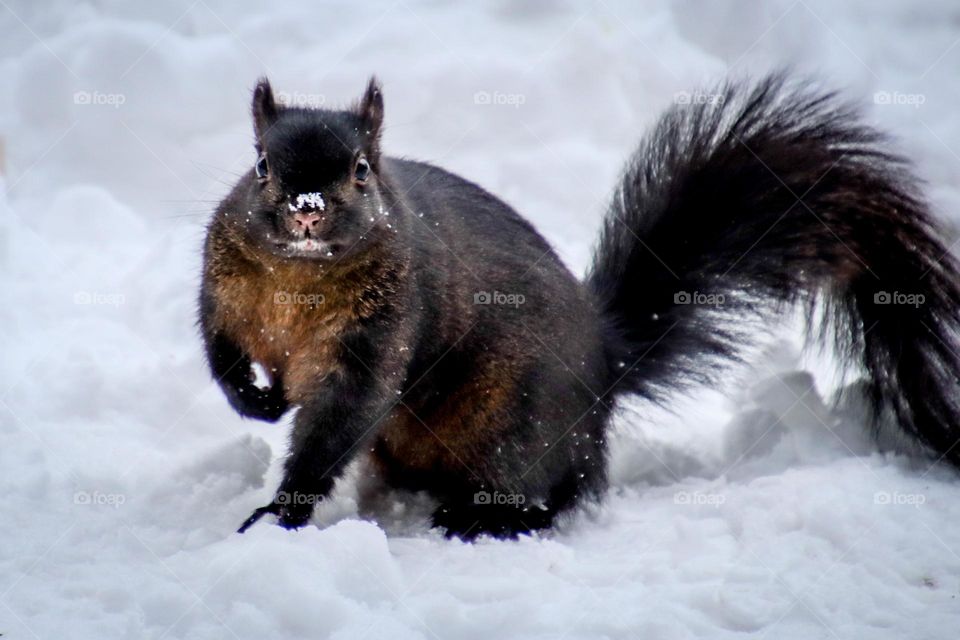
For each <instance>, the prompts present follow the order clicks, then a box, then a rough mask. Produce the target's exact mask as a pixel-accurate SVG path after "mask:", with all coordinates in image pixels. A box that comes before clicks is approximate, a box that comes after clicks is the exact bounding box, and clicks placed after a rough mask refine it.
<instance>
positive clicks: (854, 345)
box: [587, 76, 960, 464]
mask: <svg viewBox="0 0 960 640" xmlns="http://www.w3.org/2000/svg"><path fill="white" fill-rule="evenodd" d="M700 97H702V98H704V99H703V100H696V101H694V102H698V103H699V104H694V105H685V106H676V107H674V108H673V109H671V110H670V111H669V112H668V113H667V114H666V115H665V116H664V117H663V119H662V120H661V121H660V123H659V124H658V125H657V127H656V128H655V129H654V131H653V132H652V134H651V135H650V136H649V137H647V138H646V139H645V140H644V141H643V142H642V143H641V145H640V148H639V150H638V151H637V152H636V155H635V156H634V157H633V159H632V161H631V162H630V163H629V165H628V167H627V170H626V173H625V176H624V179H623V183H622V185H621V186H620V187H619V189H618V191H617V193H616V196H615V199H614V201H613V204H612V206H611V209H610V211H609V213H608V216H607V218H606V221H605V223H604V227H603V231H602V235H601V238H600V243H599V248H598V250H597V252H596V256H595V260H594V265H593V267H592V269H591V272H590V273H589V274H588V277H587V282H588V284H589V285H590V286H591V287H592V289H593V290H594V291H595V292H596V294H597V295H598V297H599V299H600V300H601V302H602V304H603V305H605V309H606V311H607V312H608V316H609V318H610V321H611V328H610V339H609V341H608V345H609V346H608V348H609V362H610V368H611V376H612V380H616V381H617V382H616V385H615V387H614V389H615V391H614V392H615V393H623V392H632V393H639V394H642V395H644V396H647V397H649V398H653V399H661V398H662V396H663V394H664V393H665V392H667V391H670V390H672V389H675V388H677V387H680V386H683V384H684V383H686V382H688V381H690V380H698V381H701V380H711V379H713V374H715V373H716V372H717V371H718V365H721V364H722V363H723V362H724V361H730V360H731V359H736V358H737V354H738V349H739V348H740V347H741V346H742V345H743V344H745V341H746V340H748V339H749V335H748V333H749V330H746V331H745V330H744V325H743V319H744V318H746V317H752V318H758V317H760V318H762V317H763V315H762V314H764V313H768V312H770V311H773V310H774V309H775V308H776V307H778V306H782V305H783V304H784V303H795V302H801V303H805V304H807V305H809V306H808V307H807V308H808V309H810V310H813V309H814V308H818V309H826V310H827V313H826V314H825V315H826V319H827V320H828V322H827V323H825V324H823V325H821V326H825V327H829V328H830V329H831V330H832V334H833V338H834V340H835V344H836V345H837V346H838V347H839V353H841V354H842V355H843V357H844V358H845V360H847V361H848V362H850V363H857V364H859V365H861V366H862V367H863V368H864V369H865V370H866V373H867V374H868V378H869V390H870V396H871V400H872V404H873V409H874V411H875V412H880V411H881V410H884V409H886V408H890V409H892V410H893V411H894V412H895V414H896V416H897V418H898V421H899V423H900V425H901V426H902V427H903V429H904V430H906V431H907V432H908V433H910V434H912V435H913V436H915V437H916V438H917V439H919V440H920V441H921V442H923V443H924V444H926V445H928V446H929V447H931V448H932V449H933V450H934V451H935V452H936V453H937V455H939V456H940V457H945V458H947V459H949V460H950V461H951V462H953V463H954V464H960V444H958V441H960V357H958V355H957V353H958V346H960V288H958V283H960V279H958V269H957V262H956V260H955V259H954V258H953V256H952V255H950V253H949V250H948V249H947V247H945V246H944V244H943V242H942V241H941V240H940V239H939V234H938V232H937V230H936V228H935V223H934V221H933V219H932V218H931V215H930V213H929V211H928V208H927V205H926V204H925V202H924V200H923V198H922V197H921V196H920V195H919V194H918V193H917V189H916V186H915V180H914V178H913V177H912V175H911V173H910V170H909V167H908V166H907V163H906V162H905V161H904V160H903V159H902V158H900V157H898V156H896V155H894V154H893V153H891V152H890V151H889V150H888V149H887V141H886V139H885V138H884V136H882V135H881V134H879V133H877V132H876V131H875V130H873V129H872V128H869V127H867V126H864V125H862V124H860V123H859V122H858V120H857V118H856V114H855V112H854V110H853V109H851V108H849V107H848V106H846V105H844V104H843V103H842V102H840V101H838V100H837V99H836V96H835V95H833V94H829V93H820V92H817V91H813V90H810V89H808V88H805V87H804V86H802V85H799V84H793V83H791V82H790V81H788V80H785V79H784V78H783V77H782V76H773V77H769V78H767V79H765V80H763V81H761V82H759V83H758V84H755V85H750V86H742V85H726V86H724V87H721V88H720V89H719V90H717V91H716V92H715V93H713V94H703V95H702V96H698V98H700ZM817 301H819V302H820V303H822V304H820V305H814V302H817ZM758 314H761V315H759V316H758ZM811 315H812V313H811ZM738 323H739V324H738ZM820 335H821V336H824V335H825V333H824V332H820ZM821 339H822V338H821Z"/></svg>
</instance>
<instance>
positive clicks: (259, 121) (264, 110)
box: [252, 78, 277, 143]
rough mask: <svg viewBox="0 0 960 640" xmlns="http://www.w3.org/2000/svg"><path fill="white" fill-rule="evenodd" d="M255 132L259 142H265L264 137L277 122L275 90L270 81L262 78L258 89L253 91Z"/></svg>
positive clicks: (258, 82)
mask: <svg viewBox="0 0 960 640" xmlns="http://www.w3.org/2000/svg"><path fill="white" fill-rule="evenodd" d="M252 111H253V131H254V133H256V135H257V142H260V143H262V142H263V136H264V134H265V133H266V132H267V130H268V129H269V128H270V127H271V126H272V125H273V123H274V122H276V120H277V103H276V102H275V101H274V99H273V89H271V88H270V81H269V80H267V79H266V78H260V80H258V81H257V87H256V88H255V89H254V90H253V107H252Z"/></svg>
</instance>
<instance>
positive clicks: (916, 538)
mask: <svg viewBox="0 0 960 640" xmlns="http://www.w3.org/2000/svg"><path fill="white" fill-rule="evenodd" d="M137 4H138V5H139V6H137ZM322 4H323V5H326V4H327V3H314V2H307V1H304V2H296V3H272V2H250V1H245V2H227V1H226V0H177V1H174V2H165V3H146V2H141V3H136V4H135V3H126V4H125V3H112V2H110V3H101V2H84V3H73V2H70V1H68V0H47V1H45V2H34V1H32V0H22V1H17V2H14V1H13V0H6V1H4V2H0V5H2V6H0V34H2V36H3V37H2V38H0V56H2V61H0V132H2V134H3V138H4V142H5V176H6V177H5V180H6V187H5V193H6V195H5V201H4V202H2V203H0V207H2V209H3V211H2V213H0V269H2V273H3V276H2V277H3V279H2V282H3V296H2V297H3V304H2V305H0V341H2V345H0V350H2V354H3V355H2V358H0V371H2V379H0V383H2V384H0V393H2V395H0V400H2V403H0V469H2V471H0V514H2V519H0V633H2V634H3V636H4V637H5V638H18V639H19V638H136V639H140V638H154V639H159V638H216V639H223V638H233V637H236V638H258V639H259V638H322V637H336V638H364V637H366V638H444V639H445V638H512V637H523V638H570V639H574V638H664V639H670V640H674V639H677V638H688V637H708V638H733V637H742V636H745V635H757V636H759V637H764V636H766V637H771V638H803V639H808V638H867V637H869V638H953V637H956V633H957V629H958V628H960V555H958V554H960V499H958V498H960V481H958V480H957V479H956V478H955V477H953V476H952V474H950V473H949V472H947V471H946V470H945V469H942V468H940V467H933V468H929V466H928V465H926V464H922V463H917V462H915V461H911V460H909V459H907V458H905V457H902V456H893V455H891V454H882V453H879V452H878V450H877V447H876V446H875V445H873V444H872V443H871V442H870V440H869V438H868V437H867V436H866V435H865V429H864V428H863V426H862V425H860V424H857V422H858V420H857V418H856V416H855V413H847V414H839V413H834V412H832V411H831V410H830V409H828V408H826V405H825V404H824V402H825V400H822V398H823V399H826V400H829V397H830V395H831V394H832V393H833V392H834V390H835V387H836V382H835V378H834V377H833V376H832V367H831V364H830V361H829V359H828V358H826V357H823V356H819V355H817V354H812V355H807V356H804V355H802V354H801V353H800V352H799V344H800V343H799V340H798V338H797V336H798V335H799V334H797V333H796V332H794V331H786V330H785V331H784V332H783V335H784V336H785V339H784V341H783V342H779V343H776V344H773V345H770V346H769V347H768V349H767V350H766V352H765V353H763V354H761V355H760V356H759V357H758V358H757V360H756V364H755V365H754V366H753V367H752V368H751V369H750V370H748V371H741V372H738V374H737V375H736V376H731V380H730V384H729V385H728V388H727V389H726V390H725V393H719V392H717V391H707V390H703V391H701V392H698V393H697V394H695V397H693V398H690V399H685V400H678V401H677V403H676V405H675V409H676V413H675V414H668V413H666V412H664V411H655V410H653V409H651V408H650V407H647V406H644V405H642V404H633V405H630V406H628V407H625V408H624V411H623V412H622V414H621V415H620V416H619V418H618V420H617V421H616V425H615V435H614V437H613V452H612V476H613V488H612V489H611V491H610V494H609V496H608V498H607V500H606V501H605V503H604V504H603V505H602V506H600V507H597V508H592V509H588V510H585V511H582V512H579V513H577V514H576V515H575V516H574V517H572V518H569V519H567V520H566V521H565V522H563V523H562V525H561V526H560V527H559V528H558V530H557V531H555V532H553V533H551V534H548V535H544V536H541V537H535V538H526V539H522V540H519V541H516V542H498V541H492V540H484V541H481V542H478V543H477V544H472V545H470V544H463V543H461V542H457V541H447V540H444V539H443V538H442V537H441V536H440V535H439V534H438V533H437V532H435V531H430V530H429V529H428V528H427V527H426V524H425V520H424V518H423V514H424V505H423V504H422V503H421V502H420V501H418V500H416V499H414V498H413V497H409V496H407V497H404V496H391V495H387V496H381V497H380V498H379V499H368V500H366V501H363V500H360V499H359V497H358V496H359V495H360V493H361V489H358V482H357V480H356V479H357V477H358V476H359V475H360V472H359V470H357V469H354V470H353V471H352V474H351V476H350V477H349V478H347V480H346V481H345V482H343V483H342V486H341V487H340V489H339V491H338V494H337V497H336V499H335V500H333V501H331V503H329V504H326V505H324V507H323V509H322V510H321V511H320V513H318V514H317V516H316V518H315V523H316V524H317V527H309V528H306V529H304V530H301V531H299V532H287V531H284V530H282V529H280V528H278V527H273V526H268V525H266V524H261V525H259V526H257V527H254V528H253V529H252V530H251V531H250V532H249V533H247V534H246V535H243V536H240V535H236V534H235V533H234V531H235V529H236V527H237V525H238V524H239V522H240V521H241V520H242V519H243V518H244V517H245V516H246V515H247V514H248V513H249V512H250V510H251V509H252V508H254V507H256V506H259V505H260V504H263V503H264V502H265V501H266V500H267V499H268V498H269V496H270V492H271V490H272V489H273V488H274V487H275V486H276V483H277V481H278V460H279V457H280V456H281V455H282V453H283V447H284V440H285V431H286V429H285V426H283V425H273V426H271V425H266V424H263V423H256V422H245V421H241V420H240V419H239V418H238V417H237V416H236V415H234V414H233V413H232V412H231V411H230V410H229V408H228V407H227V403H226V401H225V400H224V399H223V397H222V396H221V394H220V392H219V390H218V389H217V388H215V386H214V385H213V384H212V383H211V382H210V380H209V378H208V374H207V372H206V370H205V369H204V366H203V362H202V359H201V355H200V343H199V340H198V337H197V333H196V330H195V328H194V299H195V291H196V288H197V282H198V273H199V246H200V242H201V240H202V236H203V225H204V222H205V220H206V218H207V216H208V214H209V212H210V210H211V209H212V207H213V205H214V203H215V202H216V200H217V199H218V197H219V196H221V195H222V194H223V193H224V192H225V190H226V189H227V188H228V185H229V183H230V182H231V181H232V180H233V179H234V178H235V176H236V174H237V173H239V172H241V171H244V170H245V169H246V168H247V167H249V166H250V165H251V163H253V161H254V154H253V150H252V146H251V132H250V124H249V122H248V117H247V109H248V103H249V91H250V89H251V88H252V86H253V83H254V81H255V78H256V77H257V76H258V75H260V74H268V75H269V76H270V78H271V80H272V81H273V83H274V86H275V88H276V89H277V90H278V91H280V92H283V93H285V94H286V95H287V97H288V99H290V100H293V101H298V102H306V103H312V104H321V103H322V104H327V105H331V104H340V103H343V102H346V101H348V100H352V99H354V98H355V97H356V96H357V95H358V94H359V92H360V91H361V89H362V88H363V86H364V83H365V81H366V78H367V76H368V75H369V74H371V73H374V72H375V73H377V74H378V75H379V76H380V77H381V78H382V80H383V83H384V86H385V97H386V105H387V107H386V110H387V133H386V139H385V147H386V149H387V150H388V152H390V153H393V154H403V155H408V156H411V157H416V158H422V159H427V160H432V161H434V162H436V163H439V164H442V165H444V166H446V167H447V168H449V169H452V170H454V171H457V172H459V173H461V174H463V175H465V176H467V177H469V178H471V179H474V180H476V181H477V182H479V183H480V184H483V185H484V186H486V187H487V188H489V189H490V190H492V191H493V192H495V193H497V194H499V195H501V196H502V197H503V198H505V199H506V200H507V201H508V202H510V203H512V204H513V205H514V206H516V207H517V208H518V209H519V210H520V211H521V212H522V213H523V214H524V215H526V216H528V217H529V218H530V219H531V220H532V221H533V222H534V223H535V224H536V225H537V227H538V228H540V229H541V230H542V231H543V232H544V233H545V234H546V235H547V237H548V238H549V239H550V241H551V242H553V244H554V245H555V246H556V247H557V248H558V250H559V251H560V253H561V254H562V256H563V257H564V259H565V260H566V261H567V262H568V264H569V265H570V266H571V268H573V269H574V270H575V271H577V272H578V273H579V272H582V270H583V268H584V266H585V265H586V262H587V258H588V255H589V250H590V248H591V246H592V243H593V238H594V234H595V233H596V231H597V229H598V226H599V220H600V215H601V213H602V211H603V208H604V204H605V202H606V199H607V197H608V195H609V193H610V191H611V189H612V187H613V184H614V181H615V178H616V175H617V172H618V170H619V168H620V165H621V163H622V161H623V159H624V158H625V157H626V155H627V154H628V153H629V152H630V150H631V147H632V146H633V144H634V141H635V140H636V139H637V138H638V137H639V136H640V135H641V133H642V132H643V131H644V129H645V128H646V126H648V125H649V124H650V123H651V121H652V119H653V118H654V117H655V116H656V114H657V113H658V112H659V111H660V110H661V109H662V108H664V107H665V106H667V105H669V104H670V102H671V101H672V100H675V99H683V95H684V94H682V93H681V92H684V91H690V90H691V89H693V88H695V87H697V86H698V85H700V84H701V83H703V82H709V81H712V80H716V79H719V78H721V77H722V76H723V75H724V74H725V73H727V72H728V71H731V72H732V73H741V74H746V73H749V72H751V71H754V72H755V71H757V70H763V69H768V68H771V67H772V66H775V65H778V64H783V63H792V64H794V65H796V66H797V67H798V68H799V69H800V70H803V71H808V72H814V73H817V74H820V75H822V76H823V77H825V78H827V79H828V80H829V81H830V83H832V84H834V85H837V86H840V87H843V88H845V89H846V90H847V91H848V93H849V95H851V96H852V97H853V98H854V99H856V100H858V101H860V102H861V103H862V104H863V105H864V108H865V110H866V111H867V113H868V116H869V117H870V118H872V119H874V120H875V121H877V122H878V123H879V124H881V125H882V126H884V127H885V128H887V129H890V130H892V131H893V132H894V133H896V134H897V136H899V137H900V139H901V148H902V149H904V150H905V151H906V152H908V153H910V154H911V155H913V156H915V157H916V158H917V164H918V167H919V172H920V173H921V175H922V176H923V177H924V178H926V179H927V181H928V183H929V184H928V192H929V194H930V197H931V199H932V201H933V202H934V204H935V206H936V207H937V210H938V211H939V212H940V213H941V214H942V215H943V216H944V217H945V218H946V219H947V220H949V221H950V222H951V223H953V224H954V225H957V224H958V223H960V213H958V212H960V188H958V186H957V185H960V155H958V154H960V119H958V118H957V116H956V114H957V110H958V105H960V76H958V74H957V71H956V70H957V68H958V65H960V42H958V41H960V6H958V5H957V4H956V2H953V1H952V0H943V1H940V2H933V1H930V2H922V3H921V2H900V1H896V0H894V1H890V2H878V1H870V0H857V1H854V2H837V1H835V0H830V1H824V2H820V1H817V2H814V1H807V0H801V1H797V2H793V1H790V0H775V1H771V2H763V3H760V2H750V1H747V0H736V1H733V2H727V3H719V2H711V3H691V2H650V3H643V6H642V8H641V3H636V2H622V3H621V2H614V0H600V1H599V2H597V3H576V2H569V3H565V2H559V1H558V2H536V3H523V4H517V5H516V6H514V3H509V2H505V1H503V2H493V3H470V4H472V5H474V6H470V4H468V3H451V4H450V5H449V6H448V5H445V4H442V3H438V2H423V3H415V2H413V0H398V1H397V2H385V3H378V2H366V3H357V2H342V3H338V4H337V5H335V6H334V5H329V6H326V7H325V8H321V5H322ZM804 372H811V373H812V374H813V377H811V376H810V375H809V374H808V373H804ZM778 373H780V374H783V375H779V376H778V375H777V374H778ZM814 380H815V381H816V387H815V388H814V387H813V381H814ZM778 416H779V417H780V419H779V421H778V420H777V417H778ZM360 484H363V483H360Z"/></svg>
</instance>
